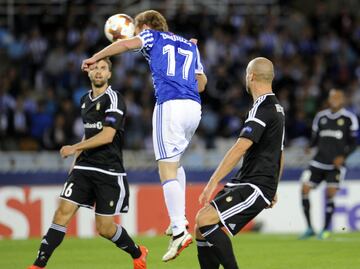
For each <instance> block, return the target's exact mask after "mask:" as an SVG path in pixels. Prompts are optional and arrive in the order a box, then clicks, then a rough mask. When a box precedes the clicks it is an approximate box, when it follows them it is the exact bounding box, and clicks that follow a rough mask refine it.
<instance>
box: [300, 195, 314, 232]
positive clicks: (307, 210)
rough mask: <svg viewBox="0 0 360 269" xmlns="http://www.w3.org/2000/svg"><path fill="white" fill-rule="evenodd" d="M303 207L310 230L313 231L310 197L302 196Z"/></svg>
mask: <svg viewBox="0 0 360 269" xmlns="http://www.w3.org/2000/svg"><path fill="white" fill-rule="evenodd" d="M302 206H303V211H304V215H305V219H306V223H307V226H308V228H311V229H312V225H311V220H310V200H309V196H308V195H304V194H303V195H302Z"/></svg>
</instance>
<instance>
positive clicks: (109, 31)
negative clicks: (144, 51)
mask: <svg viewBox="0 0 360 269" xmlns="http://www.w3.org/2000/svg"><path fill="white" fill-rule="evenodd" d="M104 32H105V36H106V38H107V39H108V40H109V41H110V42H115V41H116V40H119V39H127V38H131V37H133V36H134V33H135V25H134V20H133V18H131V17H130V16H128V15H126V14H115V15H113V16H111V17H110V18H108V19H107V21H106V23H105V27H104Z"/></svg>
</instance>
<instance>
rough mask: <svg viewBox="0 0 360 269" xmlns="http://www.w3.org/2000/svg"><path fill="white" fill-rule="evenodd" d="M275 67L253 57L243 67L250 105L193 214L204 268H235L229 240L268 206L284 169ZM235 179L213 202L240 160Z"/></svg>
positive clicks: (267, 61)
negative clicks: (235, 139) (239, 130)
mask: <svg viewBox="0 0 360 269" xmlns="http://www.w3.org/2000/svg"><path fill="white" fill-rule="evenodd" d="M273 78H274V68H273V64H272V63H271V61H269V60H268V59H266V58H262V57H259V58H255V59H253V60H252V61H251V62H250V63H249V64H248V66H247V69H246V87H247V92H248V93H249V94H251V96H252V98H253V100H254V104H253V107H252V108H251V110H250V111H249V113H248V115H247V119H246V120H245V124H244V126H243V128H242V130H241V132H240V137H239V139H238V140H237V141H236V143H235V144H234V145H233V147H232V148H231V149H230V150H229V151H228V152H227V153H226V155H225V157H224V158H223V160H222V161H221V163H220V164H219V166H218V167H217V169H216V171H215V172H214V173H213V175H212V176H211V178H210V180H209V182H208V184H207V185H206V187H205V189H204V190H203V192H202V194H201V195H200V197H199V202H200V203H205V206H204V207H203V208H202V209H201V210H200V211H199V212H198V215H197V218H196V238H197V245H198V259H199V263H200V267H201V268H202V269H205V268H206V269H215V268H219V266H220V264H221V265H222V266H223V267H224V268H225V269H235V268H238V265H237V263H236V259H235V255H234V252H233V249H232V245H231V241H230V238H229V237H228V236H227V235H226V233H225V232H224V231H223V230H222V229H221V227H225V229H226V230H227V231H228V232H229V233H230V234H231V235H236V234H237V233H238V232H239V231H240V230H241V229H242V228H243V227H244V226H245V225H246V224H247V223H248V222H249V221H250V220H252V219H253V218H254V217H255V216H256V215H258V214H259V213H260V212H261V211H262V210H263V209H265V208H270V207H272V206H273V205H274V204H275V203H276V201H277V196H276V190H277V185H278V181H279V179H280V177H281V173H282V167H283V159H284V156H283V152H282V151H283V143H284V128H285V125H284V122H285V116H284V110H283V108H282V106H281V105H280V104H279V101H278V100H277V98H276V97H275V95H274V94H273V92H272V86H271V85H272V80H273ZM243 156H244V161H243V164H242V167H241V169H240V171H239V172H238V173H237V174H236V176H235V178H233V179H232V180H231V182H230V183H227V184H226V185H225V187H224V188H223V190H221V191H220V192H219V193H218V194H217V195H216V197H215V198H214V199H213V200H211V197H212V194H213V192H214V191H215V189H216V187H217V186H218V183H219V182H220V181H221V180H222V179H223V178H224V177H225V176H226V175H228V174H229V173H230V172H231V171H232V169H233V168H234V167H235V166H236V164H237V163H238V162H239V161H240V159H241V158H242V157H243Z"/></svg>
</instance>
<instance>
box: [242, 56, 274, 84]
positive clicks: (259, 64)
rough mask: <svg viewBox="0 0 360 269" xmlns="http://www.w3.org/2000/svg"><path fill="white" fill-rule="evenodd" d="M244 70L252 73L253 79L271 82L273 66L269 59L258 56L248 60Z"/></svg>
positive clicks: (249, 73)
mask: <svg viewBox="0 0 360 269" xmlns="http://www.w3.org/2000/svg"><path fill="white" fill-rule="evenodd" d="M246 72H247V74H248V75H251V74H253V79H254V80H255V81H257V82H262V83H271V82H272V80H273V79H274V66H273V64H272V62H271V61H270V60H269V59H266V58H264V57H258V58H255V59H253V60H252V61H250V62H249V64H248V66H247V68H246Z"/></svg>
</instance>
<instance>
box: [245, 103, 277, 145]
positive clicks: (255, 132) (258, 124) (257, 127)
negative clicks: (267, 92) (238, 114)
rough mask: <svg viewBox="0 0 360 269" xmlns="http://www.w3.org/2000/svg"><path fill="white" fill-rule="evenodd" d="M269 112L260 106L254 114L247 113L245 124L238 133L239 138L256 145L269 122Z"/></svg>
mask: <svg viewBox="0 0 360 269" xmlns="http://www.w3.org/2000/svg"><path fill="white" fill-rule="evenodd" d="M269 113H270V114H271V113H272V112H271V110H269V109H266V108H265V107H262V106H260V107H259V108H258V109H257V111H256V112H255V114H252V113H251V112H250V113H249V115H248V117H247V119H246V120H245V124H244V126H243V128H242V129H241V131H240V137H244V138H248V139H250V140H251V141H253V142H254V143H258V142H259V140H260V138H261V136H262V134H263V132H264V130H265V128H266V125H267V124H268V121H269Z"/></svg>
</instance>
